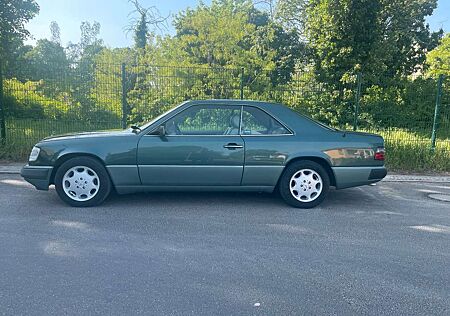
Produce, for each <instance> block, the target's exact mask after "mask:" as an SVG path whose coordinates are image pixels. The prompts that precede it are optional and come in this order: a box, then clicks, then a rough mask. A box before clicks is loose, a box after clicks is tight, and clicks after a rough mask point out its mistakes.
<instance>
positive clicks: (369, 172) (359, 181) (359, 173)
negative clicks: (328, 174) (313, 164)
mask: <svg viewBox="0 0 450 316" xmlns="http://www.w3.org/2000/svg"><path fill="white" fill-rule="evenodd" d="M332 169H333V172H334V176H335V179H336V189H345V188H351V187H356V186H360V185H367V184H371V183H375V182H378V181H381V180H382V179H383V178H384V177H385V176H386V174H387V170H386V167H384V166H380V167H333V168H332Z"/></svg>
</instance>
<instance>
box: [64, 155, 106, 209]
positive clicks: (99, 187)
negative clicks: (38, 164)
mask: <svg viewBox="0 0 450 316" xmlns="http://www.w3.org/2000/svg"><path fill="white" fill-rule="evenodd" d="M55 188H56V192H57V193H58V195H59V197H60V198H61V199H62V200H63V201H64V202H66V203H67V204H69V205H71V206H77V207H87V206H95V205H99V204H100V203H102V202H103V201H104V200H105V199H106V198H107V197H108V195H109V193H110V192H111V180H110V179H109V175H108V172H107V171H106V169H105V167H104V166H103V165H102V164H101V163H100V162H99V161H97V160H96V159H94V158H91V157H76V158H72V159H69V160H67V161H66V162H64V163H63V164H62V165H61V166H60V167H59V168H58V170H56V174H55Z"/></svg>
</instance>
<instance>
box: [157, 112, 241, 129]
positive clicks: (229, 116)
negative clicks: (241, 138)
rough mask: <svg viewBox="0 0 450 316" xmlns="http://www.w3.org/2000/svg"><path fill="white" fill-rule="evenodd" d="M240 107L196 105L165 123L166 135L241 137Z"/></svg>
mask: <svg viewBox="0 0 450 316" xmlns="http://www.w3.org/2000/svg"><path fill="white" fill-rule="evenodd" d="M240 119H241V107H240V106H227V105H194V106H191V107H189V108H188V109H186V110H184V111H182V112H181V113H179V114H177V115H175V116H174V117H173V118H171V119H169V120H168V121H167V122H166V123H165V126H164V127H165V130H166V135H199V136H200V135H208V136H211V135H239V125H240Z"/></svg>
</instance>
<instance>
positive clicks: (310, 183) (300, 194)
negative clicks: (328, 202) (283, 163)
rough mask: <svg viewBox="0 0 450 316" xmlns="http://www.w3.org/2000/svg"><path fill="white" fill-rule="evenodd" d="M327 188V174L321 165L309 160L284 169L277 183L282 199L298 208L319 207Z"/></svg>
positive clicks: (328, 183) (328, 179)
mask: <svg viewBox="0 0 450 316" xmlns="http://www.w3.org/2000/svg"><path fill="white" fill-rule="evenodd" d="M329 188H330V178H329V176H328V173H327V172H326V171H325V169H324V168H323V167H322V166H321V165H319V164H318V163H316V162H313V161H309V160H302V161H297V162H294V163H292V164H290V165H289V166H288V167H286V169H285V170H284V172H283V175H282V176H281V179H280V183H279V189H280V194H281V196H282V198H283V199H284V200H285V201H286V203H288V204H289V205H292V206H294V207H298V208H312V207H315V206H317V205H319V204H320V203H322V202H323V200H324V199H325V197H326V195H327V194H328V190H329Z"/></svg>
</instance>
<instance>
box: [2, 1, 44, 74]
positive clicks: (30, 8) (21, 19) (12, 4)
mask: <svg viewBox="0 0 450 316" xmlns="http://www.w3.org/2000/svg"><path fill="white" fill-rule="evenodd" d="M38 12H39V6H38V5H37V3H36V2H35V1H34V0H2V1H0V62H2V61H3V62H4V64H5V66H7V67H11V66H12V65H11V64H14V63H15V60H16V57H17V54H16V52H17V50H20V49H22V48H23V40H24V39H25V38H26V37H28V36H29V35H30V33H29V32H28V30H26V29H25V24H26V23H27V22H28V21H29V20H31V19H32V18H33V17H34V16H35V15H36V14H37V13H38Z"/></svg>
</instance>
